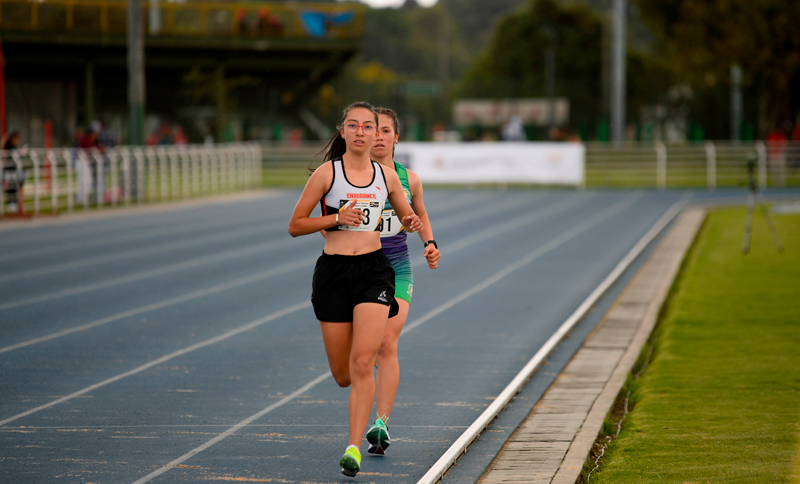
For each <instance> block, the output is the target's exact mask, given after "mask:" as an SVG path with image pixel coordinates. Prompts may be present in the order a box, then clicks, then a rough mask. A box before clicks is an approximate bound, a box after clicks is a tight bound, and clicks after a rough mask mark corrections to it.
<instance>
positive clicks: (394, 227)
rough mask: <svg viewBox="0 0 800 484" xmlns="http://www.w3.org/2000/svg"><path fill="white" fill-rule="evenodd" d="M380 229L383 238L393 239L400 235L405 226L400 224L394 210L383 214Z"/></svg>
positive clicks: (385, 211)
mask: <svg viewBox="0 0 800 484" xmlns="http://www.w3.org/2000/svg"><path fill="white" fill-rule="evenodd" d="M379 229H380V231H381V237H392V236H394V235H397V234H399V233H400V231H401V230H403V229H404V227H403V224H402V223H400V219H399V218H398V217H397V213H396V212H395V211H394V210H389V209H387V210H384V211H383V214H381V225H380V227H379Z"/></svg>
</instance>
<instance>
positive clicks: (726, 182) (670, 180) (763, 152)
mask: <svg viewBox="0 0 800 484" xmlns="http://www.w3.org/2000/svg"><path fill="white" fill-rule="evenodd" d="M749 158H753V159H754V160H755V161H756V166H757V170H756V178H757V181H758V184H759V186H760V187H761V188H762V189H763V188H765V187H767V186H772V187H783V186H790V185H792V186H797V185H800V143H797V142H790V143H783V144H768V143H764V142H763V141H755V142H752V143H732V142H712V141H707V142H705V143H694V144H674V145H666V144H664V143H661V142H655V143H647V144H644V143H642V144H627V145H622V146H613V145H608V144H600V143H589V144H587V145H586V184H587V186H590V187H592V186H594V187H652V188H658V189H662V190H663V189H666V188H703V187H705V188H708V189H711V190H713V189H715V188H717V187H737V186H746V185H747V177H748V174H747V160H748V159H749Z"/></svg>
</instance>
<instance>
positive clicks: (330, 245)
mask: <svg viewBox="0 0 800 484" xmlns="http://www.w3.org/2000/svg"><path fill="white" fill-rule="evenodd" d="M380 249H381V234H380V232H343V231H333V232H328V233H327V234H325V249H324V252H325V253H326V254H328V255H362V254H369V253H370V252H375V251H376V250H380Z"/></svg>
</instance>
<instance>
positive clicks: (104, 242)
mask: <svg viewBox="0 0 800 484" xmlns="http://www.w3.org/2000/svg"><path fill="white" fill-rule="evenodd" d="M490 196H491V195H485V196H483V197H482V198H484V199H485V198H489V197H490ZM464 198H466V197H464ZM472 201H473V200H470V203H472ZM464 203H465V201H464V200H462V199H461V198H457V199H452V198H451V199H449V202H448V203H442V204H438V205H435V206H434V207H433V208H432V209H431V208H429V209H428V211H429V213H432V214H435V213H437V212H441V211H445V210H450V209H452V208H456V207H461V206H463V205H464ZM478 203H480V199H479V200H478ZM259 216H260V214H259ZM285 216H286V215H285V213H278V212H275V213H272V214H271V215H269V216H267V217H266V218H254V219H250V218H247V217H245V218H242V219H239V220H233V221H226V222H228V223H223V224H219V225H211V226H208V227H204V226H203V225H202V224H205V223H208V222H209V219H211V221H213V219H212V217H211V216H209V215H208V214H200V215H199V216H195V217H192V219H180V220H179V222H180V226H181V229H179V230H174V228H175V221H166V222H163V223H159V224H154V225H155V227H156V228H153V229H150V230H147V231H136V232H135V233H132V234H131V233H124V234H120V235H118V236H116V237H102V238H98V237H97V236H95V235H94V234H87V235H85V236H84V235H83V234H78V237H80V238H81V240H75V241H70V242H68V243H65V244H60V245H53V246H48V247H36V248H32V249H27V250H12V251H9V253H7V254H0V261H4V260H19V259H20V258H24V257H32V256H37V255H45V254H46V255H50V254H53V253H56V252H64V251H67V250H74V249H86V248H90V247H97V246H108V245H111V244H117V243H120V242H135V241H137V240H143V239H145V240H146V239H149V238H152V237H158V236H162V235H167V236H178V235H181V234H184V233H187V232H192V231H199V232H202V231H203V229H204V228H205V229H206V230H209V231H217V230H221V229H224V228H227V227H230V226H235V225H244V224H247V223H250V224H263V223H269V222H272V221H273V219H275V218H285ZM198 222H199V223H200V224H198ZM164 226H166V227H164ZM115 230H116V229H115Z"/></svg>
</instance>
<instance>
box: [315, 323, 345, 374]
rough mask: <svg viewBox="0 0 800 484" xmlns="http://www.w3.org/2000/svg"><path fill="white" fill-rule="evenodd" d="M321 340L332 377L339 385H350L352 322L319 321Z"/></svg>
mask: <svg viewBox="0 0 800 484" xmlns="http://www.w3.org/2000/svg"><path fill="white" fill-rule="evenodd" d="M319 325H320V327H321V328H322V341H323V342H324V343H325V353H326V354H327V355H328V366H330V368H331V374H332V375H333V379H334V380H336V383H337V384H338V385H339V386H340V387H345V388H346V387H349V386H350V348H351V347H352V345H353V324H352V323H326V322H324V321H320V322H319Z"/></svg>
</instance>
